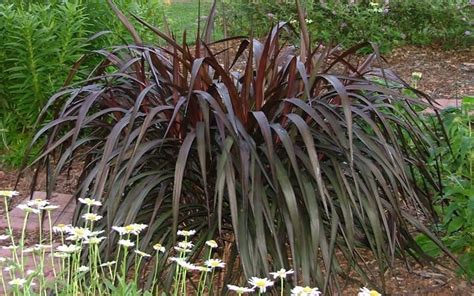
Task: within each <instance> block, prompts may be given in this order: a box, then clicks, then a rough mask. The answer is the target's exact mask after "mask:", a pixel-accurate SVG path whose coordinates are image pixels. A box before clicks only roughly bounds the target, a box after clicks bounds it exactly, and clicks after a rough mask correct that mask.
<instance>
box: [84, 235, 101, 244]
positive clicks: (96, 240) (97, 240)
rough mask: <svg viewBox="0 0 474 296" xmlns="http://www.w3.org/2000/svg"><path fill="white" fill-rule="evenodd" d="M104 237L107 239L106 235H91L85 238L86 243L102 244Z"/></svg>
mask: <svg viewBox="0 0 474 296" xmlns="http://www.w3.org/2000/svg"><path fill="white" fill-rule="evenodd" d="M104 239H105V236H101V237H95V236H91V237H89V238H87V239H85V240H84V244H89V245H96V244H100V242H102V241H103V240H104Z"/></svg>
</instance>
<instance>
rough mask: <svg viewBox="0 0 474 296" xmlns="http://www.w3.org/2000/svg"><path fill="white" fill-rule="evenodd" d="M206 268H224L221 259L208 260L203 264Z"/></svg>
mask: <svg viewBox="0 0 474 296" xmlns="http://www.w3.org/2000/svg"><path fill="white" fill-rule="evenodd" d="M204 264H205V265H206V266H207V267H210V268H217V267H218V268H224V266H225V263H224V262H222V260H221V259H209V260H206V261H205V262H204Z"/></svg>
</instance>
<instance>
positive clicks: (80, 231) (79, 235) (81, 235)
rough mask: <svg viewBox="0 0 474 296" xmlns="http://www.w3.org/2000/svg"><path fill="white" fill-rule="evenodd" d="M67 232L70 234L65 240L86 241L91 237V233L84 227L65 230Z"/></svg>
mask: <svg viewBox="0 0 474 296" xmlns="http://www.w3.org/2000/svg"><path fill="white" fill-rule="evenodd" d="M67 232H68V233H69V234H70V236H69V237H67V238H66V239H67V240H73V241H77V240H84V239H87V238H88V237H90V236H91V234H92V232H91V231H90V230H89V229H87V228H84V227H71V228H69V229H68V230H67Z"/></svg>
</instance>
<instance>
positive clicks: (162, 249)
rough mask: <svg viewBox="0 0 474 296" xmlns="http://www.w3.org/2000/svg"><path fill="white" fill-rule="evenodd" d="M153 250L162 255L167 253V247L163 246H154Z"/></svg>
mask: <svg viewBox="0 0 474 296" xmlns="http://www.w3.org/2000/svg"><path fill="white" fill-rule="evenodd" d="M153 249H154V250H155V251H157V252H161V253H164V252H165V251H166V249H165V247H163V246H162V245H161V244H154V245H153Z"/></svg>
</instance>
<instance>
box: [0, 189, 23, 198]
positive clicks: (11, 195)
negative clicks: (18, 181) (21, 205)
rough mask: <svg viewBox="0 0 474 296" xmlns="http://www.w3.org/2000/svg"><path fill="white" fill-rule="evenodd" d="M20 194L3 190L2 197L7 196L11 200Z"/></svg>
mask: <svg viewBox="0 0 474 296" xmlns="http://www.w3.org/2000/svg"><path fill="white" fill-rule="evenodd" d="M19 194H20V193H19V192H18V191H11V190H1V191H0V196H5V197H9V198H12V197H14V196H17V195H19Z"/></svg>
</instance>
